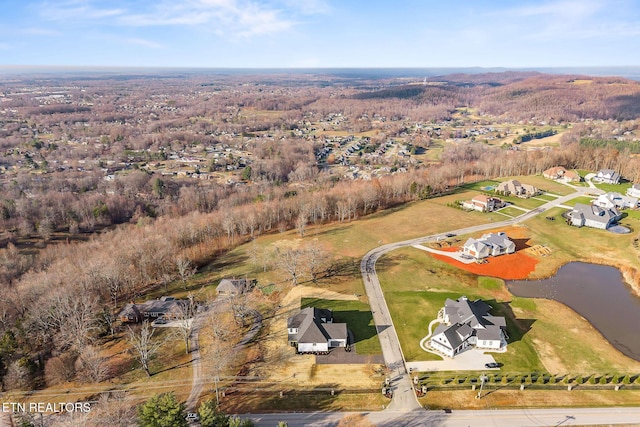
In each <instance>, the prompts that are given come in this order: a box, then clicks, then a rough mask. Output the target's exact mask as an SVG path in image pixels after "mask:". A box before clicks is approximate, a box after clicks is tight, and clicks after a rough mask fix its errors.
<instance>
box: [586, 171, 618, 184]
mask: <svg viewBox="0 0 640 427" xmlns="http://www.w3.org/2000/svg"><path fill="white" fill-rule="evenodd" d="M592 180H593V181H595V182H602V183H603V184H619V183H620V174H619V173H618V172H616V171H614V170H613V169H600V170H599V171H598V173H597V174H596V176H594V177H593V178H592Z"/></svg>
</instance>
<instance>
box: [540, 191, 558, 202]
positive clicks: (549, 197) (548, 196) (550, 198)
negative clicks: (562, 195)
mask: <svg viewBox="0 0 640 427" xmlns="http://www.w3.org/2000/svg"><path fill="white" fill-rule="evenodd" d="M536 197H537V198H538V199H542V200H547V201H549V202H551V201H553V200H555V199H557V198H558V196H556V195H555V194H550V193H544V194H539V195H537V196H536Z"/></svg>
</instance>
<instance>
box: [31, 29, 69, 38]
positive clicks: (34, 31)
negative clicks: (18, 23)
mask: <svg viewBox="0 0 640 427" xmlns="http://www.w3.org/2000/svg"><path fill="white" fill-rule="evenodd" d="M22 33H23V34H29V35H32V36H48V37H51V36H60V35H62V33H61V32H60V31H56V30H48V29H46V28H25V29H24V30H22Z"/></svg>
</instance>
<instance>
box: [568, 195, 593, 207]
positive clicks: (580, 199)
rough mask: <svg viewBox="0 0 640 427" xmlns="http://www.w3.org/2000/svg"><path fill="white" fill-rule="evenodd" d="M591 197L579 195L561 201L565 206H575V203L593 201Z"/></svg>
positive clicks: (588, 203) (589, 202)
mask: <svg viewBox="0 0 640 427" xmlns="http://www.w3.org/2000/svg"><path fill="white" fill-rule="evenodd" d="M593 199H594V198H593V197H589V196H580V197H576V198H575V199H571V200H569V201H568V202H565V203H563V204H564V205H566V206H575V205H576V203H582V204H584V205H590V204H591V202H592V201H593Z"/></svg>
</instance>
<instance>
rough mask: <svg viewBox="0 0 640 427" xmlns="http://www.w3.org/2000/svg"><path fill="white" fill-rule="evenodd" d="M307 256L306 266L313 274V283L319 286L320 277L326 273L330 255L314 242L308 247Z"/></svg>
mask: <svg viewBox="0 0 640 427" xmlns="http://www.w3.org/2000/svg"><path fill="white" fill-rule="evenodd" d="M305 255H306V266H307V269H308V270H309V273H310V274H311V281H312V282H313V283H314V284H318V276H319V275H320V273H322V271H324V269H325V264H326V262H327V260H328V259H329V254H328V253H327V252H326V251H325V250H324V249H322V247H320V246H319V245H318V244H317V242H313V243H311V244H310V245H308V246H307V247H306V249H305Z"/></svg>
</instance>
